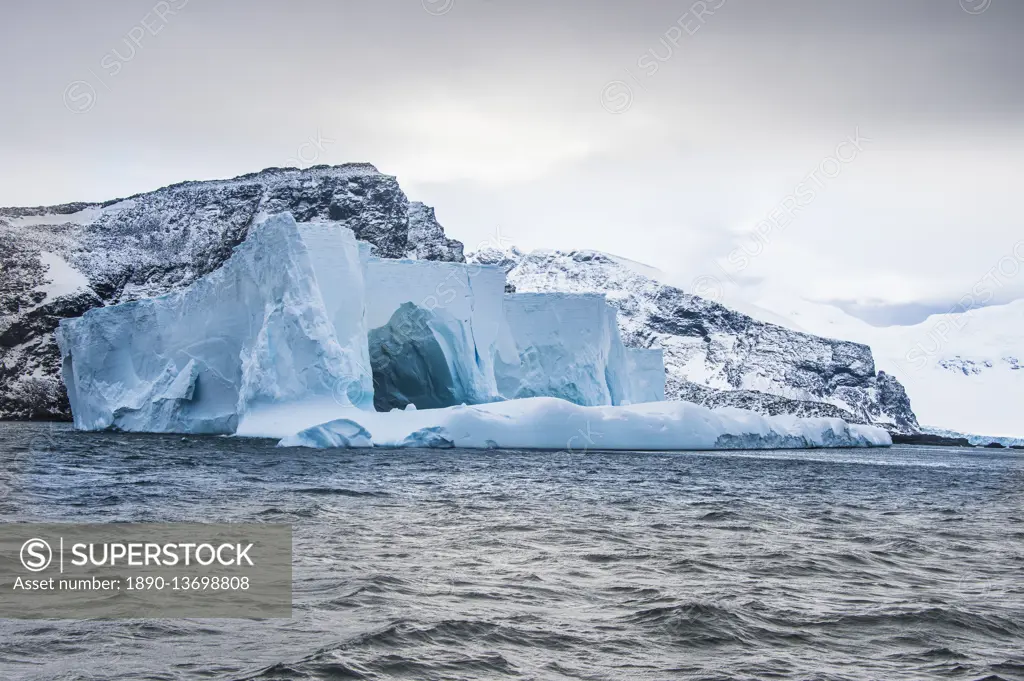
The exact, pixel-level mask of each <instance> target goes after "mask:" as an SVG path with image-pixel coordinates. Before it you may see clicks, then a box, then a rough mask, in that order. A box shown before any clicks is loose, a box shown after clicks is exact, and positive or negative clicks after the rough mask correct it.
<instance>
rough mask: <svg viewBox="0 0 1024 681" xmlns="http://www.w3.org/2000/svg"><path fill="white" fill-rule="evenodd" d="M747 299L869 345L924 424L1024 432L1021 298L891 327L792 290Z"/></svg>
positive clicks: (981, 431) (812, 329)
mask: <svg viewBox="0 0 1024 681" xmlns="http://www.w3.org/2000/svg"><path fill="white" fill-rule="evenodd" d="M752 302H753V303H754V304H756V305H758V306H760V307H762V308H766V309H768V310H771V311H772V312H773V313H775V314H778V315H781V316H783V317H786V318H787V319H790V320H792V322H793V323H794V324H798V325H799V326H800V327H802V328H805V329H807V330H808V331H810V332H811V333H816V334H820V335H823V336H830V337H833V338H848V339H852V340H856V341H858V342H861V343H865V344H867V345H870V346H871V348H872V350H873V351H874V355H875V361H876V363H877V364H878V367H879V369H882V370H884V371H886V372H888V373H890V374H892V375H894V376H896V378H897V379H899V381H900V382H901V383H902V384H903V385H904V387H905V388H906V390H907V394H908V395H909V396H910V400H911V403H912V405H913V407H914V412H915V413H916V414H917V417H918V420H919V421H920V422H921V424H922V425H923V426H929V427H933V428H934V427H940V428H942V429H946V430H952V431H959V432H962V433H978V434H983V435H986V436H1001V437H1011V438H1013V437H1024V300H1017V301H1014V302H1012V303H1009V304H1007V305H993V306H990V307H982V308H977V309H973V310H970V311H968V312H951V313H946V314H937V315H932V316H930V317H929V318H928V319H926V320H925V321H923V322H921V323H920V324H915V325H912V326H890V327H875V326H871V325H870V324H867V323H866V322H863V321H861V320H859V319H857V318H855V317H853V316H851V315H848V314H846V313H845V312H843V311H842V310H840V309H839V308H837V307H835V306H832V305H827V304H823V303H813V302H809V301H806V300H802V299H799V298H796V297H794V296H784V295H764V296H762V297H759V298H757V299H756V300H753V301H752Z"/></svg>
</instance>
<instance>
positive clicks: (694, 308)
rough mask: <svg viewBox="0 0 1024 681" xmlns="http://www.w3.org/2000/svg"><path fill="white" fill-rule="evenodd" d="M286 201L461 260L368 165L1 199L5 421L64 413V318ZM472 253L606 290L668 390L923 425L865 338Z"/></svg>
mask: <svg viewBox="0 0 1024 681" xmlns="http://www.w3.org/2000/svg"><path fill="white" fill-rule="evenodd" d="M282 211H289V212H291V213H292V214H293V215H294V216H295V218H296V220H298V221H300V222H305V221H310V220H328V219H329V220H336V221H339V222H341V223H342V224H344V225H345V226H347V227H349V228H351V229H352V230H353V231H354V232H355V235H356V237H357V238H359V239H360V240H363V241H368V242H370V243H371V244H373V245H374V247H375V248H376V253H377V255H379V256H381V257H384V258H402V257H408V258H417V259H427V260H443V261H450V262H464V261H465V257H464V255H463V247H462V244H461V243H459V242H458V241H455V240H452V239H449V238H448V237H447V236H446V235H445V233H444V230H443V228H442V227H441V226H440V225H439V224H438V223H437V220H436V218H435V216H434V211H433V209H431V208H429V207H427V206H424V205H423V204H420V203H415V202H410V201H409V200H408V199H407V198H406V196H405V194H404V193H403V192H402V190H401V188H400V187H399V186H398V182H397V181H396V180H395V178H394V177H390V176H387V175H383V174H381V173H380V172H378V171H377V169H376V168H374V167H373V166H370V165H367V164H348V165H343V166H333V167H327V166H319V167H315V168H310V169H306V170H296V169H268V170H264V171H262V172H260V173H255V174H251V175H245V176H242V177H238V178H235V179H232V180H217V181H211V182H186V183H182V184H178V185H173V186H170V187H166V188H163V189H160V190H157V191H154V192H150V193H147V194H140V195H137V196H133V197H129V198H127V199H119V200H115V201H109V202H105V203H97V204H86V203H78V204H67V205H62V206H53V207H45V208H0V267H2V271H3V278H2V281H0V418H68V417H70V413H69V407H68V402H67V396H66V393H65V391H64V387H63V384H62V383H61V381H60V378H59V375H60V358H59V353H58V350H57V346H56V343H55V341H54V339H53V331H54V329H55V328H56V326H57V323H58V322H59V320H60V319H62V318H65V317H75V316H79V315H81V314H82V313H84V312H85V311H86V310H88V309H91V308H93V307H97V306H104V305H110V304H113V303H119V302H125V301H129V300H135V299H138V298H142V297H149V296H153V295H158V294H162V293H166V292H168V291H172V290H177V289H180V288H182V287H184V286H187V285H188V284H191V283H192V282H193V281H195V280H196V279H197V278H198V277H200V276H202V275H204V274H207V273H209V272H212V271H213V270H215V269H217V268H218V267H219V266H220V265H222V264H223V262H224V261H225V260H226V259H227V257H228V256H229V254H230V253H231V251H232V249H233V248H234V247H235V246H236V245H238V244H239V243H241V242H242V241H243V240H244V239H245V237H246V235H247V234H248V230H249V228H250V227H251V226H252V225H253V224H254V223H255V220H256V218H257V217H258V216H261V215H267V214H272V213H277V212H282ZM476 258H477V261H481V262H482V261H484V260H489V261H491V262H496V263H501V264H503V265H504V266H505V269H506V271H508V272H509V287H508V289H507V290H509V291H511V290H518V291H520V292H534V291H564V292H598V293H605V294H607V295H608V298H609V300H610V301H611V302H612V303H613V304H614V305H615V306H616V307H617V308H618V310H619V313H620V314H619V323H620V326H621V328H622V331H623V337H624V340H625V341H626V344H627V345H629V346H630V347H634V348H655V347H658V348H663V349H664V351H665V361H666V365H667V377H666V378H667V392H668V394H669V396H670V397H671V398H675V399H687V400H692V401H695V402H699V403H701V404H704V405H707V406H711V407H718V406H739V407H746V408H751V409H754V410H756V411H759V412H761V413H764V414H768V415H775V414H781V413H792V414H797V415H802V416H839V417H843V418H847V419H849V420H851V421H853V422H871V423H880V424H883V425H887V426H888V427H889V428H890V429H893V430H899V431H914V430H916V429H917V421H916V419H915V417H914V412H913V411H912V410H911V407H910V402H909V401H908V400H907V398H906V395H905V394H904V393H903V388H902V386H901V385H900V384H899V382H898V381H896V380H895V379H893V378H892V376H890V375H888V374H885V373H877V374H876V372H875V362H874V359H873V357H872V353H871V349H870V348H868V347H866V346H865V345H860V344H857V343H851V342H847V341H840V340H830V339H825V338H820V337H817V336H813V335H811V334H809V333H800V332H797V331H793V330H791V329H787V328H783V327H782V326H779V325H776V324H771V323H765V322H764V321H758V320H757V319H755V318H752V317H751V316H749V315H747V314H741V313H739V312H735V311H732V310H730V309H728V308H727V307H724V306H722V305H718V304H716V303H713V302H710V301H706V300H704V299H702V298H700V297H697V296H693V295H689V294H687V293H684V292H683V291H682V290H680V289H678V288H674V287H672V286H669V285H666V284H665V283H663V276H662V274H661V273H660V272H658V271H657V270H655V269H654V268H650V267H647V266H646V265H642V264H640V263H636V262H633V261H630V260H626V259H624V258H618V257H616V256H610V255H607V254H602V253H596V252H594V251H573V252H571V253H557V252H542V253H535V254H530V255H524V254H522V253H519V252H518V251H515V250H509V251H501V252H499V251H493V252H485V253H481V254H477V256H476ZM765 314H766V315H767V314H768V313H765ZM801 326H804V325H803V324H801ZM829 335H835V334H829ZM937 425H946V424H945V423H939V424H937Z"/></svg>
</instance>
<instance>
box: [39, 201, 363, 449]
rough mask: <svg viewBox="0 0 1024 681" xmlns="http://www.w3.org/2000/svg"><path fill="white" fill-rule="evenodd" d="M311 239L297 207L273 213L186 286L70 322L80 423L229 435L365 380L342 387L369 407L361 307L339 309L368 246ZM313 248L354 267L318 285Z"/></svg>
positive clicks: (339, 233)
mask: <svg viewBox="0 0 1024 681" xmlns="http://www.w3.org/2000/svg"><path fill="white" fill-rule="evenodd" d="M307 236H309V237H311V239H312V242H313V243H312V244H309V243H308V242H306V241H304V240H303V238H302V236H301V235H300V233H299V229H298V227H297V225H296V224H295V221H294V220H293V219H292V218H291V216H290V215H288V214H287V213H285V214H283V215H279V216H275V217H273V218H270V219H268V220H266V221H264V222H262V223H260V224H259V225H257V226H256V227H255V228H253V230H252V231H251V233H250V234H249V237H248V238H247V239H246V240H245V241H244V242H243V243H242V244H241V245H239V246H238V247H237V248H236V249H235V251H234V253H233V254H232V256H231V257H230V258H229V259H228V260H227V261H226V262H225V264H224V266H223V267H221V268H219V269H218V270H216V271H215V272H213V273H211V274H209V275H206V276H204V277H202V278H201V279H199V280H198V281H196V282H195V283H194V284H193V285H191V286H189V287H188V288H186V289H184V290H181V291H176V292H173V293H169V294H165V295H163V296H159V297H156V298H147V299H143V300H138V301H133V302H129V303H124V304H120V305H115V306H111V307H104V308H98V309H94V310H90V311H89V312H87V313H85V315H83V316H82V317H80V318H77V319H66V320H63V321H61V323H60V326H59V328H58V330H57V341H58V344H59V346H60V349H61V353H62V358H63V377H64V382H65V384H66V385H67V387H68V395H69V397H70V400H71V405H72V407H73V410H74V418H75V426H76V427H77V428H80V429H84V430H102V429H107V428H113V429H117V430H127V431H145V432H183V433H205V434H217V433H219V434H231V433H234V432H235V431H236V429H237V428H238V424H239V421H240V419H241V418H242V417H243V416H244V415H245V414H247V413H249V412H253V411H257V410H258V409H259V408H260V407H262V406H267V405H275V406H276V405H282V404H305V403H308V402H314V403H315V402H317V401H320V402H332V403H334V402H336V401H337V397H338V396H337V394H336V386H337V385H338V384H339V383H344V384H346V385H348V384H353V385H355V386H362V387H363V388H364V389H365V391H366V392H364V393H362V394H360V393H359V392H358V391H353V390H349V391H346V393H345V394H346V395H352V394H355V395H356V399H355V402H356V403H357V405H356V406H358V405H359V404H362V405H364V406H365V405H368V404H369V403H370V401H371V400H372V394H371V393H370V392H369V391H370V390H371V380H370V376H369V373H368V372H367V371H366V369H365V366H364V365H362V364H361V363H360V361H359V359H360V358H361V357H363V356H365V353H366V350H365V337H366V332H365V326H363V324H364V320H363V312H362V310H361V309H352V308H351V306H347V307H348V308H349V309H347V310H346V309H344V308H345V307H346V305H345V304H344V303H342V305H341V307H340V308H339V306H338V301H339V300H341V299H343V298H344V297H345V296H347V295H348V294H349V292H350V291H352V290H353V289H355V290H358V289H359V288H360V287H361V279H362V274H361V271H360V262H359V249H358V247H357V245H356V242H355V239H354V238H353V236H352V233H351V232H349V231H348V230H343V229H341V228H335V229H334V230H333V231H332V232H330V233H327V232H326V230H320V229H314V230H313V231H312V232H311V233H310V234H308V235H307ZM310 245H312V246H315V247H316V248H317V249H319V252H320V253H321V254H332V255H335V256H338V255H340V256H346V255H347V260H348V261H349V262H351V263H352V266H350V267H345V266H344V263H345V260H342V261H341V262H340V263H338V264H339V265H340V266H338V267H336V268H335V269H333V270H332V271H331V273H330V275H329V277H328V278H327V279H326V280H325V279H320V280H319V282H318V279H317V275H316V272H317V270H318V269H319V270H320V271H321V272H322V271H323V268H322V267H318V266H316V265H315V264H314V261H315V257H316V256H311V250H310ZM322 264H323V263H320V265H322ZM321 287H322V288H323V290H324V291H327V293H324V294H322V293H321ZM334 287H337V290H336V291H335V292H334V294H331V293H330V292H329V291H330V289H332V288H334ZM339 294H340V295H339ZM327 301H330V302H327ZM325 303H326V304H325ZM328 305H330V307H328ZM339 338H341V339H344V340H345V341H351V340H352V339H359V338H361V339H362V341H361V346H360V343H359V342H356V344H355V345H343V344H342V343H341V342H339Z"/></svg>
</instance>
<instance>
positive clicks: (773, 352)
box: [470, 248, 918, 432]
mask: <svg viewBox="0 0 1024 681" xmlns="http://www.w3.org/2000/svg"><path fill="white" fill-rule="evenodd" d="M470 260H472V261H473V262H479V263H486V264H494V265H499V266H501V267H503V268H505V269H506V271H507V272H508V279H509V283H510V284H511V285H512V286H514V287H515V289H516V291H518V292H527V291H531V292H553V291H560V292H566V291H568V292H577V293H604V294H606V295H607V298H608V302H609V303H611V304H612V305H613V306H615V307H616V308H617V310H618V312H619V324H620V326H621V328H622V337H623V341H624V342H625V344H626V345H627V346H628V347H631V348H659V349H661V350H662V351H663V352H664V361H665V369H666V373H667V376H666V388H665V391H666V395H667V397H668V398H669V399H681V400H688V401H692V402H696V403H697V404H704V405H707V406H712V407H722V406H737V407H744V408H749V409H754V410H756V411H759V412H761V413H764V414H769V415H774V414H783V413H793V414H801V415H805V416H825V417H841V418H845V419H847V420H849V421H851V422H855V423H875V424H880V425H884V426H886V427H888V428H890V429H892V430H895V431H902V432H909V431H916V430H917V429H918V424H917V421H916V419H915V417H914V413H913V411H912V410H911V408H910V402H909V400H908V399H907V397H906V394H905V392H903V391H902V387H901V386H900V385H899V383H898V382H897V381H896V380H895V379H893V378H892V377H891V376H888V375H886V374H884V373H881V374H876V373H875V366H874V361H873V358H872V355H871V349H870V348H869V347H867V346H866V345H860V344H857V343H850V342H845V341H839V340H832V339H828V338H822V337H819V336H813V335H810V334H806V333H800V332H797V331H792V330H790V329H786V328H783V327H781V326H776V325H774V324H768V323H765V322H761V321H758V320H755V319H753V318H751V317H748V316H746V315H744V314H741V313H738V312H735V311H732V310H729V309H728V308H726V307H723V306H722V305H719V304H717V303H715V302H712V301H709V300H706V299H704V298H701V297H699V296H693V295H689V294H687V293H684V292H683V291H681V290H679V289H677V288H674V287H671V286H667V285H665V284H663V283H661V282H659V281H657V280H655V279H652V278H650V277H648V276H645V275H644V274H642V273H641V272H638V271H637V270H636V268H634V267H631V266H629V264H627V263H625V262H624V261H622V260H620V259H618V258H615V257H613V256H609V255H607V254H604V253H599V252H596V251H572V252H569V253H563V252H558V251H538V252H534V253H530V254H524V253H521V252H520V251H518V250H516V249H514V248H513V249H508V250H504V251H499V250H495V249H492V250H484V251H481V252H478V253H474V254H471V256H470Z"/></svg>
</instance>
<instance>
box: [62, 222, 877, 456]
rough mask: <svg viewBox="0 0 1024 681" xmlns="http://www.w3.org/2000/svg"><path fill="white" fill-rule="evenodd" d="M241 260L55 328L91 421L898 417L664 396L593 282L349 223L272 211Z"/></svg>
mask: <svg viewBox="0 0 1024 681" xmlns="http://www.w3.org/2000/svg"><path fill="white" fill-rule="evenodd" d="M254 222H255V224H254V225H253V226H252V227H251V228H250V229H249V230H248V233H247V235H246V238H245V239H244V240H243V241H241V243H240V244H238V245H237V246H236V247H235V248H234V250H233V252H232V253H231V255H230V256H229V257H228V258H227V259H226V260H225V261H224V262H223V264H222V265H221V266H220V267H218V268H216V269H214V270H213V271H211V272H209V273H208V274H205V275H203V276H201V277H199V278H197V279H196V280H195V281H194V282H192V283H191V284H190V285H188V286H186V287H184V288H181V289H179V290H175V291H172V292H170V293H167V294H164V295H160V296H156V297H149V298H140V299H138V300H133V301H129V302H124V303H119V304H115V305H109V306H105V307H98V308H94V309H91V310H89V311H87V312H85V314H83V315H82V316H81V317H77V318H70V319H64V320H62V321H61V322H60V324H59V328H58V329H57V343H58V345H59V348H60V353H61V372H62V376H63V379H64V383H65V385H66V386H67V391H68V398H69V400H70V405H71V410H72V413H73V416H74V421H75V425H76V427H77V428H80V429H85V430H104V429H114V430H124V431H141V432H172V433H201V434H233V435H242V436H252V437H267V438H275V439H280V440H281V443H282V444H284V445H300V446H312V447H372V446H383V447H465V448H478V449H495V448H536V449H555V450H573V451H586V450H676V449H722V448H728V449H735V448H783V447H785V448H791V447H830V446H885V445H888V444H891V439H890V437H889V434H888V433H887V432H886V431H885V430H884V429H882V428H878V427H875V426H870V425H863V424H849V423H847V422H846V421H844V420H842V419H840V418H830V417H797V416H789V415H777V416H762V415H759V414H757V413H755V412H752V411H748V410H743V409H738V408H732V407H725V408H721V409H718V410H714V411H713V410H711V409H708V408H705V407H702V406H698V405H696V404H693V403H689V402H684V401H672V402H668V401H665V395H664V390H665V370H664V365H663V362H662V352H661V350H659V349H651V348H626V347H625V346H624V345H623V342H622V338H621V336H620V331H619V324H618V323H617V313H616V310H615V308H613V307H611V306H610V305H609V304H608V302H607V301H606V300H605V297H604V295H601V294H595V293H526V294H520V293H507V292H506V284H507V282H506V276H505V270H504V268H503V267H501V266H499V265H494V264H479V263H460V262H447V261H431V260H420V259H390V260H384V259H380V258H377V257H375V256H374V255H373V253H372V248H371V246H370V244H369V243H367V242H363V241H360V240H357V239H356V236H355V234H354V233H353V231H352V230H350V229H348V228H346V227H344V226H343V225H342V224H340V223H339V222H334V221H323V220H314V221H310V222H305V223H297V222H296V220H295V218H294V217H293V215H292V214H291V213H289V212H284V213H278V214H275V215H270V216H260V217H258V218H257V219H256V220H255V221H254Z"/></svg>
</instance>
